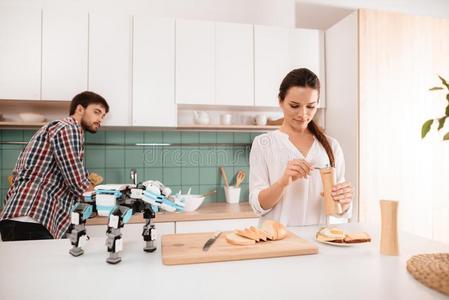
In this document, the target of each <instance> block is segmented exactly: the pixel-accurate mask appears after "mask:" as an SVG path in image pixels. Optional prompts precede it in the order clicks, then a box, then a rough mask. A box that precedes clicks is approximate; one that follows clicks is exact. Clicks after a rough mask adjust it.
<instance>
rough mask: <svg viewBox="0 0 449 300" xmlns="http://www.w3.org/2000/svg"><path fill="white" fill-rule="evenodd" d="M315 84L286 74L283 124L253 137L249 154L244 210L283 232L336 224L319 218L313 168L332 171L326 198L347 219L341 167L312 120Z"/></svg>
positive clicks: (310, 76)
mask: <svg viewBox="0 0 449 300" xmlns="http://www.w3.org/2000/svg"><path fill="white" fill-rule="evenodd" d="M319 96H320V81H319V79H318V77H317V76H316V75H315V74H314V73H313V72H312V71H310V70H308V69H305V68H302V69H296V70H293V71H291V72H290V73H288V74H287V76H286V77H285V78H284V80H283V81H282V83H281V86H280V88H279V105H280V107H281V109H282V111H283V113H284V121H283V124H282V126H281V127H280V128H279V130H276V131H273V132H269V133H266V134H262V135H259V136H257V137H256V138H255V139H254V142H253V145H252V148H251V153H250V178H249V181H250V182H249V184H250V186H249V188H250V196H249V198H250V204H251V206H252V208H253V210H254V211H255V212H256V214H257V215H259V216H261V221H263V220H264V219H273V220H278V221H280V222H281V223H283V224H286V225H287V226H300V225H310V224H323V223H328V222H330V223H334V222H338V221H337V220H335V219H331V220H327V219H326V216H325V215H324V212H323V196H322V182H321V176H320V171H319V170H318V169H316V168H322V167H326V166H332V167H335V170H336V172H335V173H336V180H337V181H336V182H337V184H336V185H335V186H334V189H333V192H332V197H333V199H334V200H335V201H339V202H340V203H341V204H342V207H343V210H344V211H343V214H342V215H341V216H340V217H344V218H348V217H350V214H351V201H352V191H353V189H352V186H351V184H350V183H348V182H346V181H345V178H344V174H345V163H344V157H343V152H342V150H341V147H340V145H339V144H338V142H337V141H336V140H335V139H333V138H331V137H329V136H326V135H324V133H323V132H322V130H321V129H320V128H319V127H318V126H317V125H316V124H315V122H314V121H313V120H312V119H313V117H314V116H315V113H316V111H317V105H318V101H319Z"/></svg>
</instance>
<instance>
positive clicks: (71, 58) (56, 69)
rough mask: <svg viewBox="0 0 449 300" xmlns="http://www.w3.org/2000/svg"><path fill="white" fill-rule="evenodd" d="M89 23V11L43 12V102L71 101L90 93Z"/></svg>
mask: <svg viewBox="0 0 449 300" xmlns="http://www.w3.org/2000/svg"><path fill="white" fill-rule="evenodd" d="M88 24H89V20H88V13H87V12H76V11H73V10H70V11H66V10H44V11H43V20H42V99H43V100H71V99H72V98H73V96H75V95H76V94H78V93H80V92H82V91H85V90H87V54H88V49H87V42H88Z"/></svg>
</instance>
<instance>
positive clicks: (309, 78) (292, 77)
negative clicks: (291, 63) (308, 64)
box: [279, 68, 335, 167]
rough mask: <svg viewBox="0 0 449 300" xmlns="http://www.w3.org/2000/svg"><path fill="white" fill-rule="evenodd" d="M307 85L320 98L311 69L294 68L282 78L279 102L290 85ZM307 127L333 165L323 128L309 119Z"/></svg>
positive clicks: (317, 82)
mask: <svg viewBox="0 0 449 300" xmlns="http://www.w3.org/2000/svg"><path fill="white" fill-rule="evenodd" d="M294 86H297V87H309V88H312V89H314V90H317V91H318V100H319V98H320V80H319V79H318V76H316V75H315V73H313V72H312V71H310V70H309V69H306V68H300V69H295V70H293V71H291V72H290V73H288V74H287V76H285V78H284V80H282V83H281V86H280V87H279V102H283V101H284V99H285V96H286V95H287V92H288V90H289V89H290V88H291V87H294ZM307 128H308V129H309V130H310V132H311V133H312V134H313V135H314V136H315V137H316V138H317V139H318V141H319V142H320V143H321V145H323V147H324V149H325V150H326V153H327V156H328V157H329V162H330V164H331V167H335V158H334V153H333V152H332V148H331V146H330V144H329V140H328V139H327V137H326V135H325V134H324V132H323V130H322V129H321V128H320V127H319V126H318V125H317V124H316V123H315V121H313V120H311V121H310V123H309V125H308V126H307Z"/></svg>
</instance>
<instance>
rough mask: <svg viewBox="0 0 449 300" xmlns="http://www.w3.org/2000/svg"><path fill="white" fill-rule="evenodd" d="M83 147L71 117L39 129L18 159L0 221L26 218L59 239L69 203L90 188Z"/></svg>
mask: <svg viewBox="0 0 449 300" xmlns="http://www.w3.org/2000/svg"><path fill="white" fill-rule="evenodd" d="M83 144H84V133H83V130H82V129H81V126H80V124H79V123H78V122H77V121H76V120H75V119H73V118H72V117H67V118H65V119H62V120H58V121H53V122H50V123H48V124H46V125H45V126H43V127H42V128H41V129H39V131H37V132H36V133H35V134H34V136H33V137H32V138H31V140H30V141H29V142H28V144H27V145H26V147H25V148H24V149H23V151H22V153H21V154H20V156H19V158H18V160H17V164H16V166H15V168H14V171H13V175H14V183H13V185H12V186H11V187H10V188H9V190H8V193H7V195H6V203H5V206H4V208H3V211H2V214H1V215H0V220H5V219H12V218H16V217H21V216H28V217H31V218H33V219H34V220H36V221H37V222H39V223H40V224H42V225H44V226H45V227H46V228H47V229H48V231H49V232H50V233H51V234H52V235H53V237H55V238H61V237H62V236H63V235H64V233H65V232H66V230H67V228H68V227H69V225H70V209H71V207H72V204H73V203H74V202H75V201H77V200H78V199H79V198H80V197H81V195H82V193H83V192H84V191H85V190H86V189H87V188H88V186H89V180H88V179H87V172H86V170H85V168H84V164H83V156H84V146H83Z"/></svg>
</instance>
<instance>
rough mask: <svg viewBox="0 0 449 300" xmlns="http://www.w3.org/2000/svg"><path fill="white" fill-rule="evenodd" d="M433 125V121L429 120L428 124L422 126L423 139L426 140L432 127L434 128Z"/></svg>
mask: <svg viewBox="0 0 449 300" xmlns="http://www.w3.org/2000/svg"><path fill="white" fill-rule="evenodd" d="M432 123H433V119H430V120H427V121H426V122H424V124H423V125H422V128H421V138H422V139H423V138H425V137H426V134H427V133H428V132H429V130H430V126H432Z"/></svg>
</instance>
